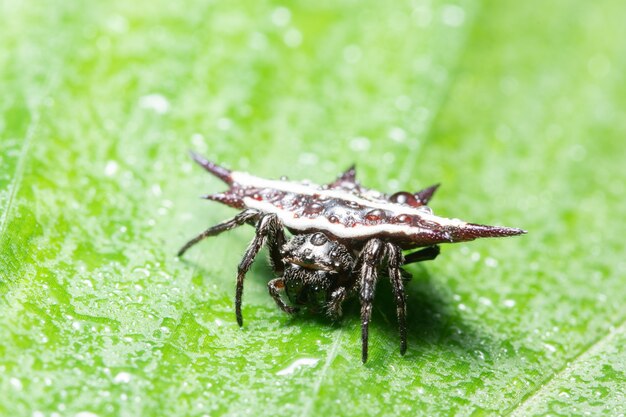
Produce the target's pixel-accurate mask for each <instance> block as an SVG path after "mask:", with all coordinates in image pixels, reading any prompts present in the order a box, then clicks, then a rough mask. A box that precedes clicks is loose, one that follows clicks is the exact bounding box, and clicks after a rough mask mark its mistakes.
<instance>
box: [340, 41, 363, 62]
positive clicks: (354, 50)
mask: <svg viewBox="0 0 626 417" xmlns="http://www.w3.org/2000/svg"><path fill="white" fill-rule="evenodd" d="M362 55H363V54H362V52H361V48H359V47H358V46H356V45H348V46H346V47H345V48H344V49H343V59H344V60H345V61H346V62H347V63H348V64H356V63H357V62H359V61H360V60H361V56H362Z"/></svg>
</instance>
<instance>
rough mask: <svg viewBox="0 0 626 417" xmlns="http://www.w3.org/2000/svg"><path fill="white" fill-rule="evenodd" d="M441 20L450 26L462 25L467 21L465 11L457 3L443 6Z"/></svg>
mask: <svg viewBox="0 0 626 417" xmlns="http://www.w3.org/2000/svg"><path fill="white" fill-rule="evenodd" d="M441 20H442V21H443V23H444V24H445V25H448V26H452V27H457V26H461V25H462V24H463V22H464V21H465V11H464V10H463V9H462V8H461V7H459V6H457V5H455V4H447V5H445V6H443V11H442V14H441Z"/></svg>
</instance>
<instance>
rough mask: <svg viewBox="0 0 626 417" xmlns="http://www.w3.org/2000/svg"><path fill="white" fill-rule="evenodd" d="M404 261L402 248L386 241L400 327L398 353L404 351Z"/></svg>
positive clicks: (390, 276) (390, 278)
mask: <svg viewBox="0 0 626 417" xmlns="http://www.w3.org/2000/svg"><path fill="white" fill-rule="evenodd" d="M403 263H404V257H403V256H402V250H400V248H399V247H398V246H396V245H394V244H392V243H387V267H388V268H389V280H390V281H391V287H392V288H393V295H394V297H395V300H396V310H397V314H398V328H399V329H400V354H402V355H404V353H405V352H406V294H405V292H404V281H403V279H402V273H401V270H400V266H401V265H402V264H403Z"/></svg>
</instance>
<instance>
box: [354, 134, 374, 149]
mask: <svg viewBox="0 0 626 417" xmlns="http://www.w3.org/2000/svg"><path fill="white" fill-rule="evenodd" d="M370 146H371V144H370V140H369V139H368V138H366V137H363V136H357V137H356V138H353V139H352V140H351V141H350V149H352V150H353V151H355V152H365V151H367V150H369V148H370Z"/></svg>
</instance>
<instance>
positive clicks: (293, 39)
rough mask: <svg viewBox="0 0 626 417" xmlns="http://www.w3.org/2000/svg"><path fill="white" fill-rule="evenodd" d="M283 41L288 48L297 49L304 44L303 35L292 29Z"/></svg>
mask: <svg viewBox="0 0 626 417" xmlns="http://www.w3.org/2000/svg"><path fill="white" fill-rule="evenodd" d="M283 41H284V42H285V45H287V46H288V47H290V48H297V47H298V46H300V44H302V33H300V31H299V30H298V29H295V28H291V29H289V30H288V31H287V33H285V36H284V37H283Z"/></svg>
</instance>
